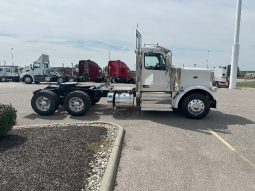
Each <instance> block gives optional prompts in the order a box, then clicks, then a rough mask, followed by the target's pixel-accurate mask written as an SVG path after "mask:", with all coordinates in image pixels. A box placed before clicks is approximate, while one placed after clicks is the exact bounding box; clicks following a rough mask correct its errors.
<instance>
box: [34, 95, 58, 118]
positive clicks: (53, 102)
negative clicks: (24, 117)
mask: <svg viewBox="0 0 255 191" xmlns="http://www.w3.org/2000/svg"><path fill="white" fill-rule="evenodd" d="M43 97H44V98H45V99H47V100H48V101H49V108H48V109H46V110H42V109H41V108H40V105H39V103H38V102H40V100H38V99H40V98H43ZM59 102H60V101H59V98H58V96H57V95H56V94H55V93H54V92H52V91H49V90H42V91H39V92H37V93H35V94H34V96H33V97H32V100H31V106H32V108H33V110H34V111H35V112H36V113H38V114H40V115H51V114H53V113H54V112H55V111H56V110H57V109H58V106H59Z"/></svg>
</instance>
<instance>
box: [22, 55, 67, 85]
mask: <svg viewBox="0 0 255 191" xmlns="http://www.w3.org/2000/svg"><path fill="white" fill-rule="evenodd" d="M20 81H22V82H24V83H26V84H31V83H33V82H34V83H40V82H59V83H63V82H65V79H64V77H63V76H61V75H59V74H58V73H56V72H52V71H51V70H50V61H49V55H46V54H42V55H41V56H40V57H39V58H38V60H37V61H35V62H34V63H33V64H31V65H30V66H27V67H24V68H23V69H22V70H21V74H20Z"/></svg>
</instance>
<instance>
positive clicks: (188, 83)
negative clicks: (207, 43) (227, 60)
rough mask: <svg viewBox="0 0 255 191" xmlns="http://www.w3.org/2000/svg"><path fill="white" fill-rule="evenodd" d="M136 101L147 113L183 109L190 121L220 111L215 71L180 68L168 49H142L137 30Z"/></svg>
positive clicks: (158, 47) (157, 47)
mask: <svg viewBox="0 0 255 191" xmlns="http://www.w3.org/2000/svg"><path fill="white" fill-rule="evenodd" d="M135 52H136V90H137V93H136V100H137V101H136V102H137V105H138V106H140V108H141V110H143V111H150V110H153V111H155V110H158V111H171V110H181V111H182V112H183V113H184V114H185V115H186V116H187V117H189V118H196V119H199V118H202V117H204V116H206V115H207V114H208V112H209V110H210V108H216V99H215V97H214V95H213V93H212V92H213V91H214V90H215V87H213V86H212V81H213V79H212V71H211V70H209V69H194V68H178V67H175V66H174V65H173V64H172V52H171V51H170V50H169V49H167V48H164V47H161V46H159V45H155V46H154V47H149V48H148V47H142V36H141V34H140V33H139V31H136V51H135Z"/></svg>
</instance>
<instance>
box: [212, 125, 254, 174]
mask: <svg viewBox="0 0 255 191" xmlns="http://www.w3.org/2000/svg"><path fill="white" fill-rule="evenodd" d="M208 130H209V132H210V133H211V134H212V135H214V136H215V137H216V138H217V139H219V140H220V141H221V142H222V143H223V144H224V145H226V146H227V147H228V148H229V149H230V150H232V151H234V152H236V153H237V154H238V156H239V157H240V158H241V159H243V160H244V161H245V162H247V163H248V164H249V165H250V166H251V167H253V168H254V169H255V164H253V163H252V162H251V161H250V160H249V159H247V158H246V157H245V156H244V155H242V154H241V153H239V152H238V151H237V150H236V149H235V148H234V147H232V146H231V145H230V144H229V143H228V142H227V141H225V140H224V139H223V138H222V137H221V136H219V135H218V134H217V133H216V132H214V131H213V130H211V129H208Z"/></svg>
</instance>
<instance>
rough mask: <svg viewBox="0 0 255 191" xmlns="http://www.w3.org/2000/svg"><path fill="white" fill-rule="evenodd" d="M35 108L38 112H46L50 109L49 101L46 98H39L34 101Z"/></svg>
mask: <svg viewBox="0 0 255 191" xmlns="http://www.w3.org/2000/svg"><path fill="white" fill-rule="evenodd" d="M35 104H36V107H37V109H39V110H40V111H48V110H49V109H50V104H51V102H50V100H49V99H48V98H47V97H44V96H41V97H38V98H37V99H36V103H35Z"/></svg>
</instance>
